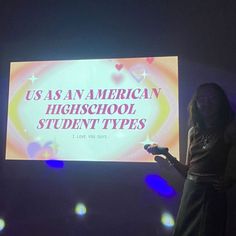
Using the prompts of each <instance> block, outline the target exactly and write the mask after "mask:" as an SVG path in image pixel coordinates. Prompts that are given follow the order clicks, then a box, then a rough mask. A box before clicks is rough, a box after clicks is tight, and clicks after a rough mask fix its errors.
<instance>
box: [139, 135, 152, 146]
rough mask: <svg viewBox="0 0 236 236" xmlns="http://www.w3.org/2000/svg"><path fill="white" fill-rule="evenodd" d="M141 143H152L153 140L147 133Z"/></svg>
mask: <svg viewBox="0 0 236 236" xmlns="http://www.w3.org/2000/svg"><path fill="white" fill-rule="evenodd" d="M140 143H141V144H143V145H146V144H153V143H155V142H153V141H152V140H151V139H150V138H149V135H147V137H146V139H145V140H143V141H142V142H140Z"/></svg>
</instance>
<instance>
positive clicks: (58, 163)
mask: <svg viewBox="0 0 236 236" xmlns="http://www.w3.org/2000/svg"><path fill="white" fill-rule="evenodd" d="M45 163H46V164H47V166H48V167H51V168H63V167H64V162H63V161H59V160H47V161H45Z"/></svg>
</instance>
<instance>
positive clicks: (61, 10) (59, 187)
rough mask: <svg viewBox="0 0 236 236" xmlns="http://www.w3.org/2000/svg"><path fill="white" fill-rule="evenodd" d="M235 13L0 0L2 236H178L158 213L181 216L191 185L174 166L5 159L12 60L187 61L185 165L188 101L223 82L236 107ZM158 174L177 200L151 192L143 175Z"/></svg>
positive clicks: (233, 216) (150, 1)
mask: <svg viewBox="0 0 236 236" xmlns="http://www.w3.org/2000/svg"><path fill="white" fill-rule="evenodd" d="M235 12H236V3H235V1H226V0H224V1H219V0H215V1H210V0H206V1H184V0H181V1H168V0H163V1H161V0H156V1H155V0H136V1H134V0H130V1H129V0H126V1H125V0H116V1H115V0H113V1H109V0H107V1H104V0H100V1H98V0H97V1H95V0H93V1H92V0H87V1H79V0H78V1H55V0H48V1H36V0H35V1H24V0H22V1H3V0H0V99H1V100H0V101H1V103H0V107H1V108H0V109H1V110H0V114H1V115H0V119H1V120H0V121H1V123H0V155H1V156H0V157H1V159H0V178H1V179H0V187H1V188H0V218H1V217H2V218H4V219H5V221H6V228H5V230H4V231H3V232H2V233H0V235H1V234H2V235H7V236H15V235H16V236H18V235H20V236H23V235H24V236H28V235H30V236H47V235H50V236H51V235H57V236H60V235H69V236H74V235H79V236H85V235H86V236H87V235H89V236H90V235H99V236H100V235H105V236H106V235H109V236H110V235H119V236H126V235H129V236H130V235H136V236H144V235H145V236H147V235H148V236H154V235H158V236H159V235H160V236H164V235H170V234H171V229H169V230H168V229H165V228H164V227H163V225H162V224H161V222H160V216H161V213H162V212H163V211H165V210H167V211H169V212H171V213H172V214H173V216H176V214H177V209H178V205H179V200H180V196H181V191H182V185H183V179H182V177H181V176H179V175H178V173H176V172H175V171H174V170H173V169H165V168H164V169H163V168H160V167H159V166H158V165H156V164H137V163H97V162H92V163H91V162H89V163H88V162H66V163H65V167H64V168H63V169H50V168H48V167H47V166H46V165H45V163H43V162H27V161H21V162H17V161H4V151H5V134H6V117H7V96H8V78H9V62H10V61H23V60H54V59H57V60H60V59H86V58H91V59H92V58H117V57H118V58H119V57H145V56H168V55H169V56H175V55H177V56H179V102H180V105H179V108H180V153H181V156H180V159H181V161H183V162H184V158H185V157H184V155H185V148H186V133H187V129H188V126H187V104H188V102H189V100H190V98H191V96H192V93H193V91H194V90H195V89H196V87H197V86H198V85H199V84H201V83H204V82H209V81H215V82H217V83H219V84H220V85H221V86H222V87H223V88H224V89H225V90H226V92H227V94H228V96H229V98H230V101H231V103H232V106H233V107H236V79H235V75H236V60H235V53H236V27H235V22H236V14H235ZM170 135H171V134H170ZM233 158H235V152H234V151H232V153H231V159H233ZM232 163H233V162H232ZM234 163H235V162H234ZM232 166H233V165H231V166H230V168H229V169H230V170H231V172H232V173H231V174H232V175H235V173H234V172H235V169H234V168H232ZM153 173H155V174H158V175H161V176H163V178H165V179H166V180H167V181H168V182H169V184H170V185H171V186H173V187H174V188H175V190H176V192H177V194H176V195H175V196H174V197H171V198H164V197H162V196H160V195H158V194H157V193H155V192H154V191H153V190H151V189H150V188H149V187H148V186H147V185H146V184H145V177H146V176H147V175H148V174H153ZM228 195H229V196H228V197H229V217H228V218H229V220H228V226H227V235H235V234H236V206H235V203H234V199H235V197H236V190H235V187H234V188H233V189H231V190H230V191H229V193H228ZM78 201H81V202H84V203H85V204H86V206H87V208H88V214H87V215H86V216H85V217H84V218H83V219H81V218H78V217H77V216H75V214H74V206H75V204H76V203H77V202H78Z"/></svg>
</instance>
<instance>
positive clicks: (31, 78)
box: [28, 74, 39, 84]
mask: <svg viewBox="0 0 236 236" xmlns="http://www.w3.org/2000/svg"><path fill="white" fill-rule="evenodd" d="M38 79H39V78H38V77H35V76H34V74H33V75H32V76H31V77H30V78H28V80H31V82H32V84H33V83H34V82H35V81H36V80H38Z"/></svg>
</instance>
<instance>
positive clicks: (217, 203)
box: [147, 83, 236, 236]
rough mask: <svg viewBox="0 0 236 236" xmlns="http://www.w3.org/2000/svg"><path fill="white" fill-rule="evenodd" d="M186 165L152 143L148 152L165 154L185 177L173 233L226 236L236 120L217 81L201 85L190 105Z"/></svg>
mask: <svg viewBox="0 0 236 236" xmlns="http://www.w3.org/2000/svg"><path fill="white" fill-rule="evenodd" d="M189 119H190V124H191V128H190V129H189V132H188V147H187V155H186V164H185V165H184V164H182V163H180V162H179V161H177V160H176V159H175V158H174V157H173V156H172V155H171V154H170V153H169V152H168V149H165V148H159V147H158V146H157V145H156V144H153V145H150V146H149V147H148V148H147V151H148V152H150V153H152V154H154V155H156V154H162V155H164V156H166V158H167V160H169V162H170V163H171V164H172V165H173V166H174V167H175V168H176V169H177V170H178V171H179V172H180V173H181V174H182V175H183V176H185V178H186V179H185V184H184V189H183V194H182V198H181V203H180V207H179V211H178V215H177V219H176V226H175V231H174V234H173V235H174V236H195V235H196V236H211V235H214V236H223V235H224V232H225V223H226V208H227V206H226V194H225V190H226V188H227V187H229V186H230V185H231V184H232V183H229V181H228V180H226V179H225V169H226V165H227V156H228V153H229V150H230V148H231V147H232V146H233V145H236V128H235V127H236V122H235V121H234V113H233V110H232V109H231V107H230V104H229V101H228V99H227V96H226V95H225V93H224V91H223V89H222V88H221V87H220V86H219V85H217V84H215V83H206V84H202V85H200V86H199V87H198V89H197V91H196V93H195V95H194V96H193V98H192V100H191V102H190V104H189Z"/></svg>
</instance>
